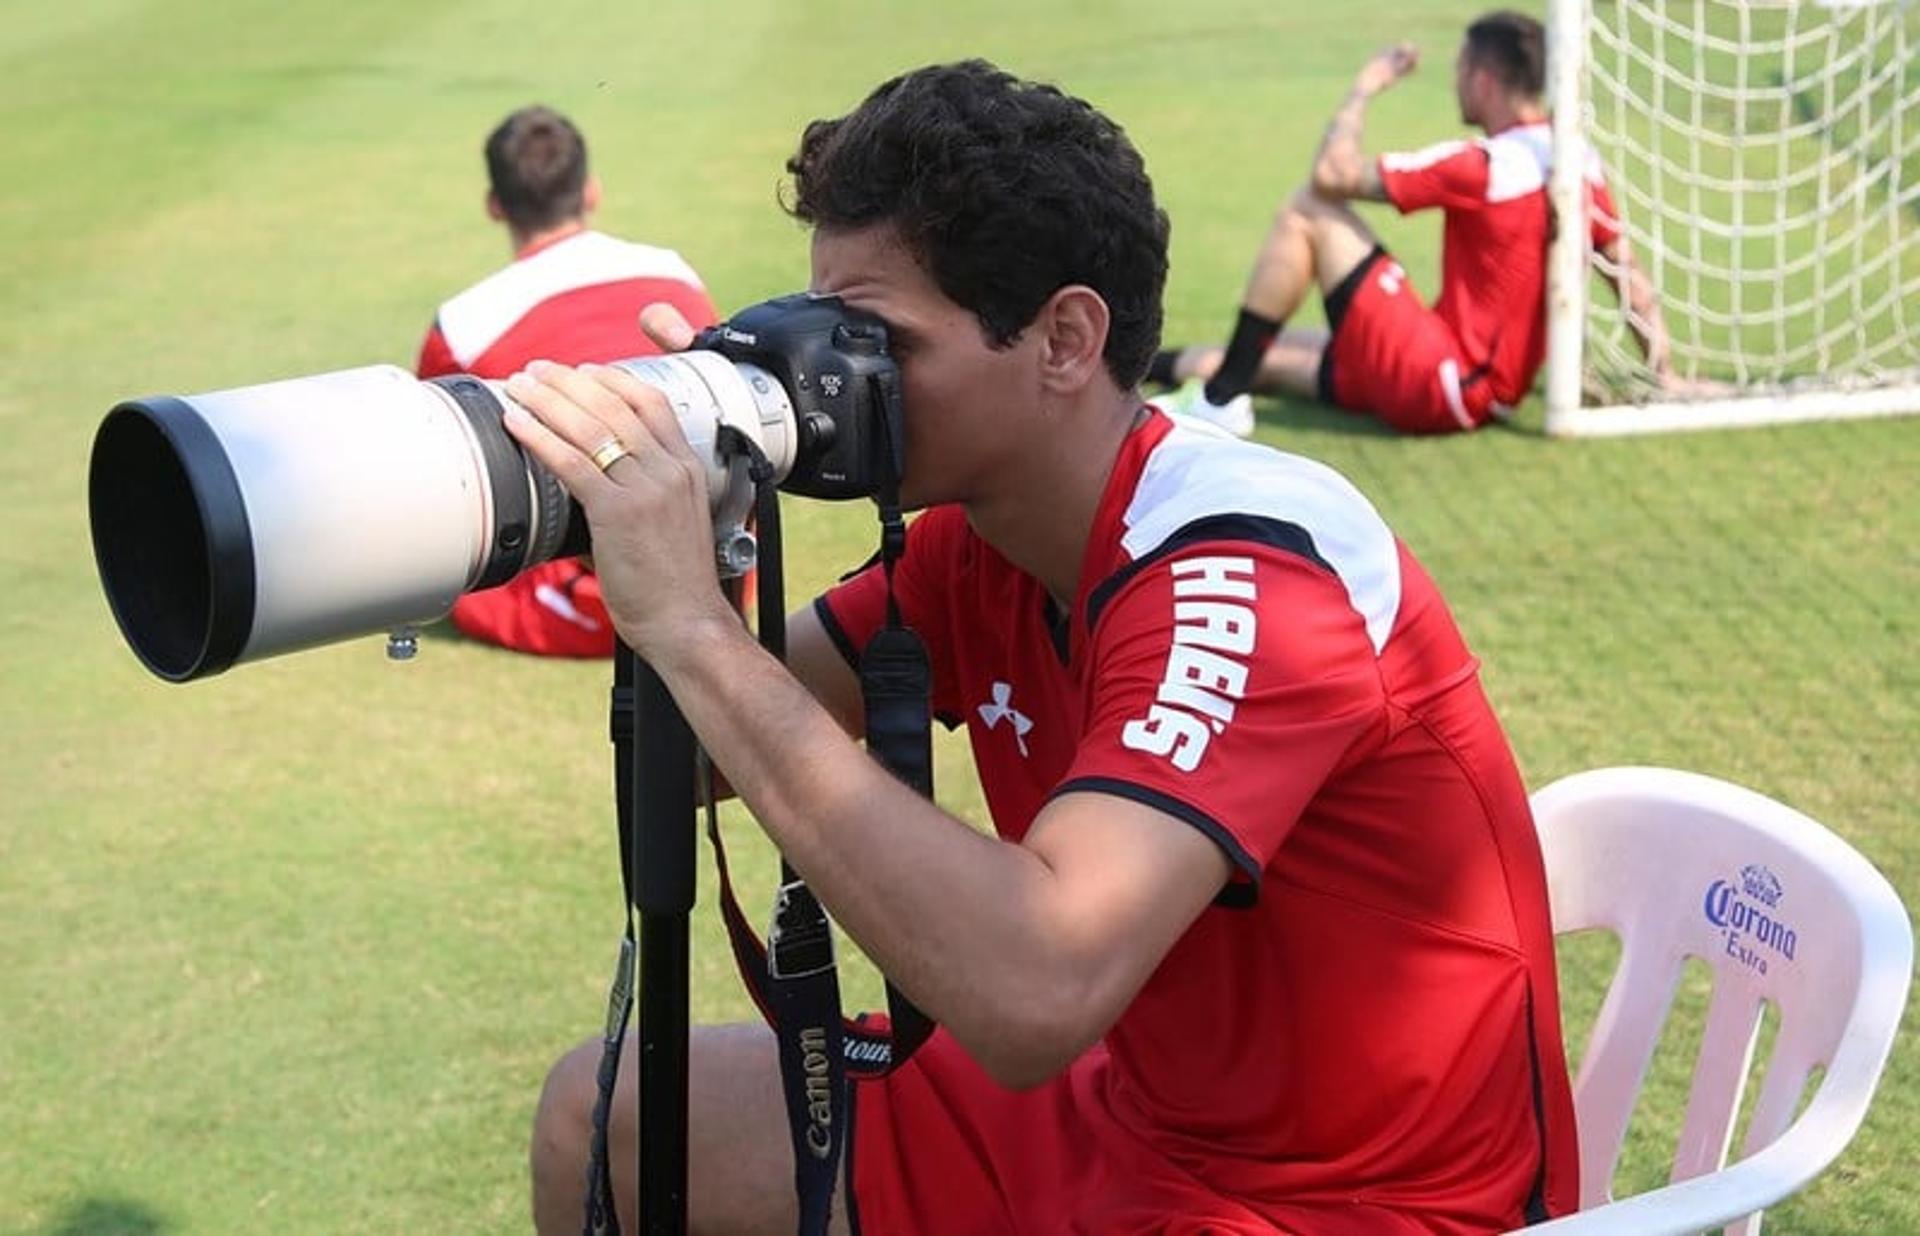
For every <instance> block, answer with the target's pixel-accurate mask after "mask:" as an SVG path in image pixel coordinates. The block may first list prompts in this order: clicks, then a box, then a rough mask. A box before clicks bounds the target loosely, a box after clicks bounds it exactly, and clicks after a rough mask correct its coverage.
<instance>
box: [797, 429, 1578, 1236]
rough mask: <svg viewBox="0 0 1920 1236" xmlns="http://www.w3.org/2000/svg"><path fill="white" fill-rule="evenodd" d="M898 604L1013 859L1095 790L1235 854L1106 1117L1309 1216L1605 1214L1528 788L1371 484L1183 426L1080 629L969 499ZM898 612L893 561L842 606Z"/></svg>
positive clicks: (841, 637) (832, 614)
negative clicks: (1582, 1171) (1003, 548)
mask: <svg viewBox="0 0 1920 1236" xmlns="http://www.w3.org/2000/svg"><path fill="white" fill-rule="evenodd" d="M895 588H896V595H897V597H898V599H899V602H900V605H901V608H902V610H903V612H904V615H905V618H906V620H907V621H908V623H909V624H910V625H912V626H913V627H914V628H915V629H916V630H918V631H919V632H920V634H921V635H922V636H923V637H924V638H925V640H926V642H927V646H928V649H929V653H930V657H931V660H932V666H933V671H934V681H935V686H934V707H935V711H936V714H937V715H940V716H942V717H943V718H945V719H947V720H948V721H949V723H964V724H965V725H966V726H967V729H968V733H969V737H970V738H971V740H972V746H973V753H974V758H975V762H976V765H977V767H978V771H979V775H980V780H981V783H982V786H983V788H984V790H985V793H986V799H987V803H988V807H989V809H990V810H991V812H992V815H993V822H994V825H995V827H996V829H997V830H998V831H999V833H1000V834H1001V835H1002V836H1003V837H1005V838H1008V839H1010V840H1017V839H1019V838H1020V837H1021V836H1023V835H1024V833H1025V832H1026V830H1027V827H1028V826H1029V824H1030V823H1031V822H1032V820H1033V819H1034V817H1035V815H1036V814H1037V813H1038V812H1039V811H1040V809H1041V808H1042V807H1043V806H1044V805H1045V804H1046V802H1047V801H1048V799H1049V798H1051V797H1052V796H1054V795H1057V794H1062V793H1067V792H1074V791H1092V792H1096V793H1102V794H1113V795H1117V796H1121V797H1125V798H1130V799H1134V800H1137V801H1140V802H1144V803H1148V804H1151V805H1152V806H1154V807H1156V808H1158V809H1160V810H1161V811H1164V812H1166V813H1168V814H1169V815H1172V816H1174V817H1175V818H1178V819H1180V820H1183V821H1185V822H1186V823H1188V824H1190V825H1192V826H1193V827H1194V828H1196V829H1199V830H1200V831H1201V832H1202V833H1204V834H1205V835H1206V836H1207V837H1209V838H1210V839H1211V840H1213V841H1214V842H1215V843H1216V844H1218V845H1219V846H1220V847H1221V849H1222V850H1223V851H1224V852H1225V853H1226V855H1227V856H1228V858H1229V859H1230V860H1231V861H1232V864H1233V868H1234V872H1235V874H1234V876H1233V879H1232V880H1231V882H1229V883H1228V884H1227V885H1226V886H1225V887H1224V888H1223V889H1222V891H1221V893H1220V895H1219V897H1218V898H1217V899H1216V902H1215V904H1214V905H1213V906H1212V907H1210V908H1209V909H1207V910H1206V911H1204V912H1203V913H1202V914H1201V915H1200V917H1199V919H1198V920H1196V921H1195V922H1194V924H1193V925H1192V926H1191V927H1190V928H1189V929H1188V931H1187V932H1186V934H1185V935H1184V936H1182V937H1181V939H1180V940H1179V941H1178V942H1177V943H1176V944H1175V946H1174V947H1173V949H1172V951H1171V952H1170V953H1169V954H1168V955H1167V957H1166V958H1165V960H1164V961H1163V963H1162V964H1161V965H1160V966H1159V968H1158V969H1157V970H1156V971H1155V973H1154V974H1153V975H1152V977H1151V978H1150V979H1149V980H1148V981H1147V983H1146V985H1145V986H1144V987H1143V988H1142V989H1141V991H1140V993H1139V995H1138V996H1136V997H1135V999H1134V1000H1133V1002H1132V1003H1131V1004H1130V1005H1129V1006H1128V1008H1127V1009H1126V1011H1125V1012H1124V1013H1123V1014H1122V1015H1121V1017H1120V1019H1119V1020H1118V1021H1117V1022H1116V1023H1115V1024H1114V1025H1113V1026H1112V1027H1111V1029H1110V1030H1109V1031H1108V1032H1107V1035H1106V1036H1105V1039H1104V1042H1103V1044H1102V1045H1100V1046H1099V1047H1096V1048H1095V1049H1094V1052H1092V1053H1089V1058H1093V1057H1096V1056H1097V1057H1099V1060H1098V1062H1097V1063H1098V1067H1095V1068H1088V1069H1086V1070H1081V1069H1080V1066H1079V1065H1078V1064H1076V1066H1075V1067H1074V1069H1072V1070H1070V1074H1069V1079H1068V1084H1070V1085H1071V1086H1072V1087H1073V1088H1074V1095H1075V1098H1074V1100H1073V1102H1074V1103H1076V1104H1081V1105H1089V1106H1088V1108H1087V1109H1088V1110H1094V1111H1097V1113H1098V1118H1099V1119H1100V1120H1101V1121H1111V1122H1113V1123H1115V1124H1117V1125H1119V1126H1121V1127H1124V1128H1125V1129H1127V1130H1129V1133H1130V1136H1131V1137H1132V1138H1137V1139H1140V1141H1143V1142H1145V1143H1147V1144H1150V1145H1152V1146H1154V1147H1156V1148H1158V1150H1159V1152H1160V1153H1161V1154H1163V1155H1164V1156H1165V1158H1166V1159H1167V1160H1168V1161H1170V1162H1172V1163H1174V1164H1176V1165H1177V1166H1178V1169H1179V1170H1180V1171H1181V1172H1183V1173H1184V1174H1185V1178H1188V1179H1193V1180H1197V1181H1198V1182H1200V1184H1202V1185H1203V1186H1204V1187H1206V1188H1208V1189H1210V1190H1212V1191H1214V1192H1215V1193H1217V1194H1219V1195H1222V1196H1225V1197H1228V1198H1232V1199H1236V1200H1237V1201H1238V1202H1239V1203H1241V1204H1244V1205H1246V1206H1248V1207H1250V1208H1252V1209H1254V1210H1255V1211H1257V1212H1258V1213H1260V1214H1262V1215H1264V1216H1265V1217H1266V1218H1267V1219H1268V1220H1269V1221H1272V1222H1276V1223H1280V1224H1282V1225H1283V1226H1284V1225H1286V1224H1289V1223H1293V1224H1298V1225H1300V1226H1301V1227H1302V1228H1303V1229H1304V1230H1313V1231H1316V1232H1332V1231H1371V1232H1377V1231H1379V1230H1381V1229H1380V1228H1379V1227H1378V1226H1377V1225H1378V1223H1379V1221H1380V1220H1379V1216H1380V1215H1381V1214H1382V1213H1383V1212H1394V1213H1399V1214H1403V1215H1406V1216H1408V1217H1409V1222H1408V1225H1407V1226H1408V1230H1412V1229H1413V1228H1415V1227H1418V1228H1419V1230H1445V1231H1454V1230H1491V1229H1499V1228H1504V1227H1507V1226H1516V1225H1518V1224H1520V1223H1521V1222H1523V1221H1525V1220H1527V1219H1529V1218H1538V1217H1540V1216H1542V1215H1545V1214H1549V1213H1553V1214H1559V1213H1567V1212H1570V1211H1572V1210H1573V1209H1574V1208H1575V1206H1576V1199H1577V1189H1576V1180H1575V1176H1576V1171H1577V1158H1576V1154H1575V1141H1574V1122H1573V1107H1572V1098H1571V1094H1570V1090H1569V1086H1568V1081H1567V1073H1566V1065H1565V1061H1564V1058H1563V1055H1562V1051H1561V1045H1560V1019H1559V1011H1558V997H1557V988H1556V986H1555V973H1554V958H1553V946H1552V932H1551V926H1550V924H1549V920H1548V914H1547V895H1546V882H1545V876H1544V872H1543V869H1542V864H1541V859H1540V852H1539V846H1538V841H1537V838H1536V836H1535V833H1534V828H1533V822H1532V817H1531V814H1530V812H1529V809H1528V805H1527V797H1526V791H1525V788H1524V786H1523V785H1522V783H1521V780H1520V776H1519V773H1518V771H1517V770H1516V768H1515V765H1514V761H1513V758H1512V755H1511V753H1510V751H1509V750H1508V747H1507V744H1506V741H1505V739H1504V737H1503V736H1502V733H1501V730H1500V727H1499V724H1498V722H1497V721H1496V720H1495V718H1494V716H1493V713H1492V710H1491V708H1490V707H1489V705H1488V703H1487V700H1486V698H1485V696H1484V695H1483V694H1482V692H1481V689H1480V684H1479V679H1478V673H1477V663H1476V661H1475V660H1474V658H1473V657H1472V655H1471V654H1470V653H1469V652H1468V651H1467V649H1466V646H1465V645H1464V643H1463V642H1462V640H1461V637H1460V634H1459V632H1458V631H1457V630H1456V628H1455V626H1454V623H1453V619H1452V617H1451V616H1450V615H1449V613H1448V611H1447V609H1446V606H1445V604H1444V603H1443V602H1442V600H1441V598H1440V595H1439V593H1438V592H1437V591H1436V589H1435V588H1434V585H1433V583H1432V582H1431V581H1430V580H1429V579H1428V577H1427V575H1426V573H1425V572H1424V571H1423V570H1422V569H1421V567H1420V565H1419V563H1418V562H1416V561H1415V560H1414V558H1413V557H1412V555H1411V554H1409V553H1408V552H1407V550H1406V549H1405V547H1404V546H1402V545H1401V544H1400V543H1399V542H1398V540H1397V539H1396V538H1395V537H1394V535H1393V534H1392V532H1391V531H1390V530H1389V529H1388V528H1387V526H1386V524H1385V523H1383V522H1382V521H1381V519H1380V517H1379V515H1378V514H1377V513H1376V512H1375V511H1374V509H1373V507H1372V506H1371V505H1370V504H1369V503H1368V502H1367V501H1366V499H1365V498H1364V497H1362V496H1361V495H1360V493H1359V492H1358V491H1357V490H1355V489H1354V488H1353V486H1352V485H1350V484H1349V483H1348V482H1347V481H1346V480H1345V479H1343V478H1342V477H1340V476H1339V475H1338V474H1337V473H1335V472H1333V471H1332V470H1331V469H1328V468H1326V467H1324V466H1322V465H1319V464H1316V463H1313V462H1311V461H1308V460H1306V459H1302V458H1299V457H1296V456H1291V455H1286V454H1282V453H1280V452H1277V451H1273V450H1270V449H1268V448H1266V447H1263V446H1259V445H1255V444H1250V443H1242V442H1238V441H1233V440H1230V439H1226V438H1224V437H1222V436H1217V435H1214V434H1210V433H1207V432H1206V431H1204V430H1199V429H1194V428H1191V427H1184V426H1183V427H1175V425H1174V424H1173V423H1172V422H1171V421H1170V420H1169V419H1168V418H1166V417H1164V416H1162V415H1160V414H1157V413H1156V414H1154V415H1153V416H1152V417H1151V418H1150V420H1149V421H1148V422H1147V423H1146V424H1145V425H1144V426H1143V427H1142V428H1141V429H1139V430H1137V431H1135V432H1134V433H1133V434H1132V435H1130V436H1129V438H1128V439H1127V441H1126V443H1125V445H1124V446H1123V448H1122V450H1121V453H1120V456H1119V458H1118V460H1117V462H1116V464H1115V467H1114V470H1113V474H1112V476H1111V478H1110V479H1109V481H1108V483H1107V489H1106V492H1105V495H1104V497H1103V499H1102V501H1101V505H1100V508H1099V511H1098V514H1097V516H1096V518H1095V522H1094V526H1093V533H1092V536H1091V538H1090V540H1089V542H1088V546H1087V550H1086V556H1085V559H1084V564H1083V567H1082V571H1081V578H1080V582H1079V589H1078V593H1077V595H1076V597H1075V598H1074V603H1073V608H1072V611H1071V613H1070V614H1067V615H1064V616H1062V615H1060V614H1058V613H1057V612H1056V607H1055V606H1054V604H1053V602H1052V601H1051V600H1050V599H1049V597H1048V595H1047V593H1046V590H1045V589H1044V588H1043V587H1042V586H1041V585H1040V583H1039V582H1038V581H1036V580H1035V579H1033V578H1032V577H1031V576H1029V575H1027V574H1025V573H1023V572H1021V571H1020V570H1018V569H1016V568H1015V567H1014V566H1012V565H1011V564H1010V563H1008V562H1007V560H1006V559H1004V558H1003V557H1001V556H1000V555H999V554H998V553H997V552H996V551H995V550H994V549H993V547H992V546H990V545H988V544H987V543H986V542H984V541H983V540H981V539H980V538H979V537H978V536H976V535H975V534H974V533H973V531H972V529H971V528H970V527H969V525H968V523H967V521H966V517H965V515H964V513H963V512H962V511H961V510H960V509H958V508H954V507H942V508H935V509H933V510H929V511H927V512H926V513H924V514H923V515H922V516H921V517H920V518H919V519H918V520H916V521H915V522H914V523H913V525H912V527H911V529H910V532H909V537H908V548H907V551H906V554H905V556H904V557H903V558H902V560H901V562H900V564H899V566H898V568H897V571H896V576H895ZM884 600H885V582H884V578H883V576H882V573H881V572H880V570H879V569H878V568H871V569H869V570H866V571H864V572H862V573H861V574H859V575H857V576H855V577H853V578H852V579H850V580H849V581H847V582H845V583H842V584H841V585H839V586H838V587H836V588H834V589H833V590H831V591H830V592H829V593H827V594H826V595H825V596H823V597H822V598H821V599H820V601H819V602H817V603H816V607H817V610H818V612H819V613H820V614H821V616H822V618H823V620H824V621H825V622H826V624H827V628H828V631H829V633H830V634H831V635H832V636H833V637H834V639H835V641H836V642H837V643H839V644H840V646H841V649H842V651H843V652H844V653H848V654H851V653H852V652H853V651H854V650H855V649H857V648H859V647H861V646H863V645H864V643H865V641H866V640H867V639H868V638H870V636H871V634H872V633H873V632H874V631H875V630H877V629H878V628H879V626H880V625H881V623H882V621H883V617H884ZM1071 1204H1074V1205H1083V1204H1094V1205H1097V1204H1098V1203H1097V1202H1091V1203H1089V1202H1086V1201H1085V1200H1084V1199H1083V1200H1082V1201H1080V1202H1074V1203H1071ZM1363 1211H1364V1213H1365V1214H1367V1215H1369V1216H1371V1217H1370V1218H1366V1219H1362V1218H1358V1217H1356V1216H1357V1215H1359V1214H1361V1213H1363ZM1343 1215H1344V1216H1346V1217H1345V1218H1343V1217H1341V1216H1343ZM1036 1230H1040V1229H1036ZM1045 1230H1066V1228H1065V1227H1064V1226H1062V1227H1058V1228H1047V1229H1045ZM1073 1230H1080V1229H1079V1228H1074V1229H1073ZM1396 1230H1399V1229H1398V1228H1396Z"/></svg>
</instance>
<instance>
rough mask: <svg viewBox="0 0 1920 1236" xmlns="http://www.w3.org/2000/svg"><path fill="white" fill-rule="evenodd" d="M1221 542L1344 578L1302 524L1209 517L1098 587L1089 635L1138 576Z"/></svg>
mask: <svg viewBox="0 0 1920 1236" xmlns="http://www.w3.org/2000/svg"><path fill="white" fill-rule="evenodd" d="M1221 541H1240V542H1243V543H1245V542H1251V543H1252V544H1255V545H1265V546H1268V547H1269V548H1272V549H1277V550H1279V551H1281V552H1282V553H1287V554H1292V555H1294V556H1295V557H1297V558H1304V559H1306V560H1307V561H1308V562H1311V563H1313V564H1314V565H1315V566H1317V567H1319V568H1320V569H1321V570H1323V571H1325V572H1326V573H1327V574H1329V575H1331V576H1333V577H1334V578H1336V579H1338V578H1339V575H1340V573H1339V572H1338V571H1335V570H1334V569H1333V565H1332V564H1331V563H1329V562H1328V561H1327V560H1326V559H1325V558H1323V557H1321V556H1320V551H1319V549H1317V548H1316V547H1315V546H1314V543H1313V534H1312V533H1311V532H1308V531H1307V530H1306V529H1305V528H1303V527H1301V526H1300V525H1299V524H1295V523H1289V522H1288V521H1286V520H1284V519H1273V518H1270V517H1268V516H1264V515H1238V514H1236V515H1209V516H1206V517H1205V518H1203V519H1196V520H1194V521H1193V522H1192V523H1190V524H1185V525H1183V526H1182V527H1181V528H1180V529H1179V531H1177V532H1175V533H1174V534H1173V535H1172V536H1170V537H1168V538H1167V539H1166V540H1164V541H1162V542H1160V544H1158V545H1156V546H1154V547H1153V549H1152V551H1151V552H1149V553H1147V554H1144V555H1142V556H1141V557H1139V558H1136V559H1134V560H1133V561H1132V562H1129V563H1127V565H1125V566H1123V567H1121V568H1120V569H1119V570H1117V571H1115V572H1114V573H1113V574H1111V575H1109V576H1107V577H1106V578H1105V579H1103V580H1101V581H1100V582H1099V583H1098V584H1096V585H1095V586H1094V589H1093V591H1092V592H1091V593H1089V594H1087V630H1088V632H1089V633H1091V632H1092V631H1093V630H1094V628H1095V627H1096V626H1097V625H1098V624H1099V622H1100V614H1101V612H1102V611H1103V610H1105V609H1106V607H1107V602H1109V601H1111V600H1113V598H1114V595H1115V594H1116V593H1118V592H1119V591H1120V590H1121V589H1122V588H1124V587H1126V585H1127V584H1128V582H1129V581H1131V580H1132V579H1133V577H1134V576H1136V575H1138V574H1140V572H1142V571H1144V570H1146V569H1147V568H1148V567H1151V566H1153V565H1154V564H1155V563H1157V562H1160V561H1161V560H1162V559H1164V558H1168V557H1171V556H1172V555H1174V554H1177V553H1179V552H1180V551H1182V550H1184V549H1189V548H1191V547H1193V546H1194V545H1199V544H1211V543H1217V542H1221Z"/></svg>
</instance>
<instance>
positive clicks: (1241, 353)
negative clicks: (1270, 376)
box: [1207, 309, 1280, 407]
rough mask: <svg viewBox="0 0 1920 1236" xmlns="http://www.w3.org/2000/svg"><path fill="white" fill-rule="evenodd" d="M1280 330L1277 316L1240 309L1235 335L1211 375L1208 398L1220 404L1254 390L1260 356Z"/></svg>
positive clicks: (1264, 353) (1208, 400) (1212, 402)
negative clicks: (1266, 315)
mask: <svg viewBox="0 0 1920 1236" xmlns="http://www.w3.org/2000/svg"><path fill="white" fill-rule="evenodd" d="M1279 333H1280V323H1279V322H1278V321H1276V320H1274V319H1273V318H1263V317H1261V316H1260V315H1259V314H1257V313H1255V312H1254V311H1253V310H1251V309H1242V310H1240V319H1239V321H1237V322H1235V323H1234V324H1233V338H1232V339H1229V340H1228V341H1227V354H1226V356H1225V358H1224V359H1222V360H1221V362H1220V368H1219V369H1217V370H1215V371H1214V375H1213V376H1212V377H1211V378H1208V379H1207V402H1208V403H1210V404H1213V405H1214V406H1216V407H1218V406H1220V405H1221V404H1224V403H1226V402H1227V400H1229V399H1233V398H1235V397H1236V396H1239V395H1244V394H1246V393H1247V392H1248V391H1250V390H1252V389H1253V375H1254V374H1256V373H1258V372H1259V371H1260V358H1261V357H1263V356H1265V355H1266V354H1267V346H1268V345H1269V344H1271V343H1272V342H1273V340H1274V336H1276V335H1278V334H1279Z"/></svg>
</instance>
